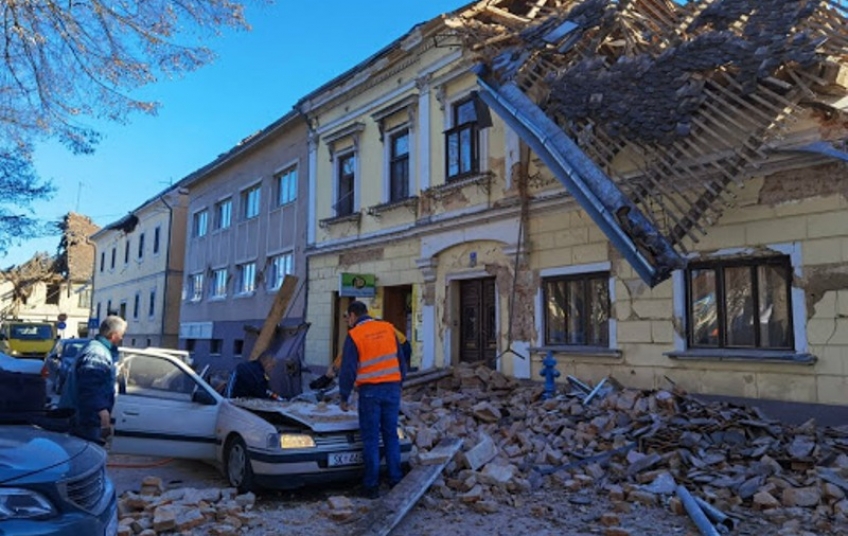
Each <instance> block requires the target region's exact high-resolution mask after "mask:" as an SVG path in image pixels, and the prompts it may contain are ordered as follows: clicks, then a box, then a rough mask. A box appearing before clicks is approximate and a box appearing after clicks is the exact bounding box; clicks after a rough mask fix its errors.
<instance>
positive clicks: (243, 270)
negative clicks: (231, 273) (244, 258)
mask: <svg viewBox="0 0 848 536" xmlns="http://www.w3.org/2000/svg"><path fill="white" fill-rule="evenodd" d="M236 277H237V280H236V291H235V293H236V295H238V296H247V295H251V294H253V293H254V292H256V262H255V261H249V262H243V263H241V264H238V265H236Z"/></svg>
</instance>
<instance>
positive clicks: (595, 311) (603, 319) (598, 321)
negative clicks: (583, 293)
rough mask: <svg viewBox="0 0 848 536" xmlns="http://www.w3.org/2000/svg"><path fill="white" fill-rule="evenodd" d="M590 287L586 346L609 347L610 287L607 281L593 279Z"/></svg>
mask: <svg viewBox="0 0 848 536" xmlns="http://www.w3.org/2000/svg"><path fill="white" fill-rule="evenodd" d="M589 285H590V287H589V311H588V313H589V318H588V322H587V326H586V332H587V338H586V344H588V345H591V346H609V285H608V283H607V280H606V279H592V280H590V281H589Z"/></svg>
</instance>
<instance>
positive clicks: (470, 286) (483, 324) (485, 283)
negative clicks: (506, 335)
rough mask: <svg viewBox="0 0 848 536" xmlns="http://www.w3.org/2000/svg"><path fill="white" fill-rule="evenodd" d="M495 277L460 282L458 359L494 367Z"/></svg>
mask: <svg viewBox="0 0 848 536" xmlns="http://www.w3.org/2000/svg"><path fill="white" fill-rule="evenodd" d="M496 303H497V302H496V297H495V278H494V277H487V278H485V279H470V280H467V281H460V283H459V315H460V318H459V360H460V362H462V363H475V362H484V363H485V364H486V365H487V366H488V367H490V368H495V367H496V363H495V360H496V356H497V350H498V332H497V308H496Z"/></svg>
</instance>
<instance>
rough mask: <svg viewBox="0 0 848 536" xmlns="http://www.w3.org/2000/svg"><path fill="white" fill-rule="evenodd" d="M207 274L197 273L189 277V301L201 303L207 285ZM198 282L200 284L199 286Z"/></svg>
mask: <svg viewBox="0 0 848 536" xmlns="http://www.w3.org/2000/svg"><path fill="white" fill-rule="evenodd" d="M204 279H205V274H204V273H203V272H195V273H193V274H191V275H190V276H189V292H188V294H189V296H188V301H190V302H199V301H200V300H202V299H203V286H204V284H205V281H204ZM198 281H199V282H200V284H199V285H198Z"/></svg>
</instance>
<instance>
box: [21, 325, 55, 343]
mask: <svg viewBox="0 0 848 536" xmlns="http://www.w3.org/2000/svg"><path fill="white" fill-rule="evenodd" d="M10 338H12V339H21V340H24V341H35V340H41V339H52V338H53V329H52V328H51V327H50V326H49V325H46V324H32V325H27V324H13V325H12V329H11V330H10Z"/></svg>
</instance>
